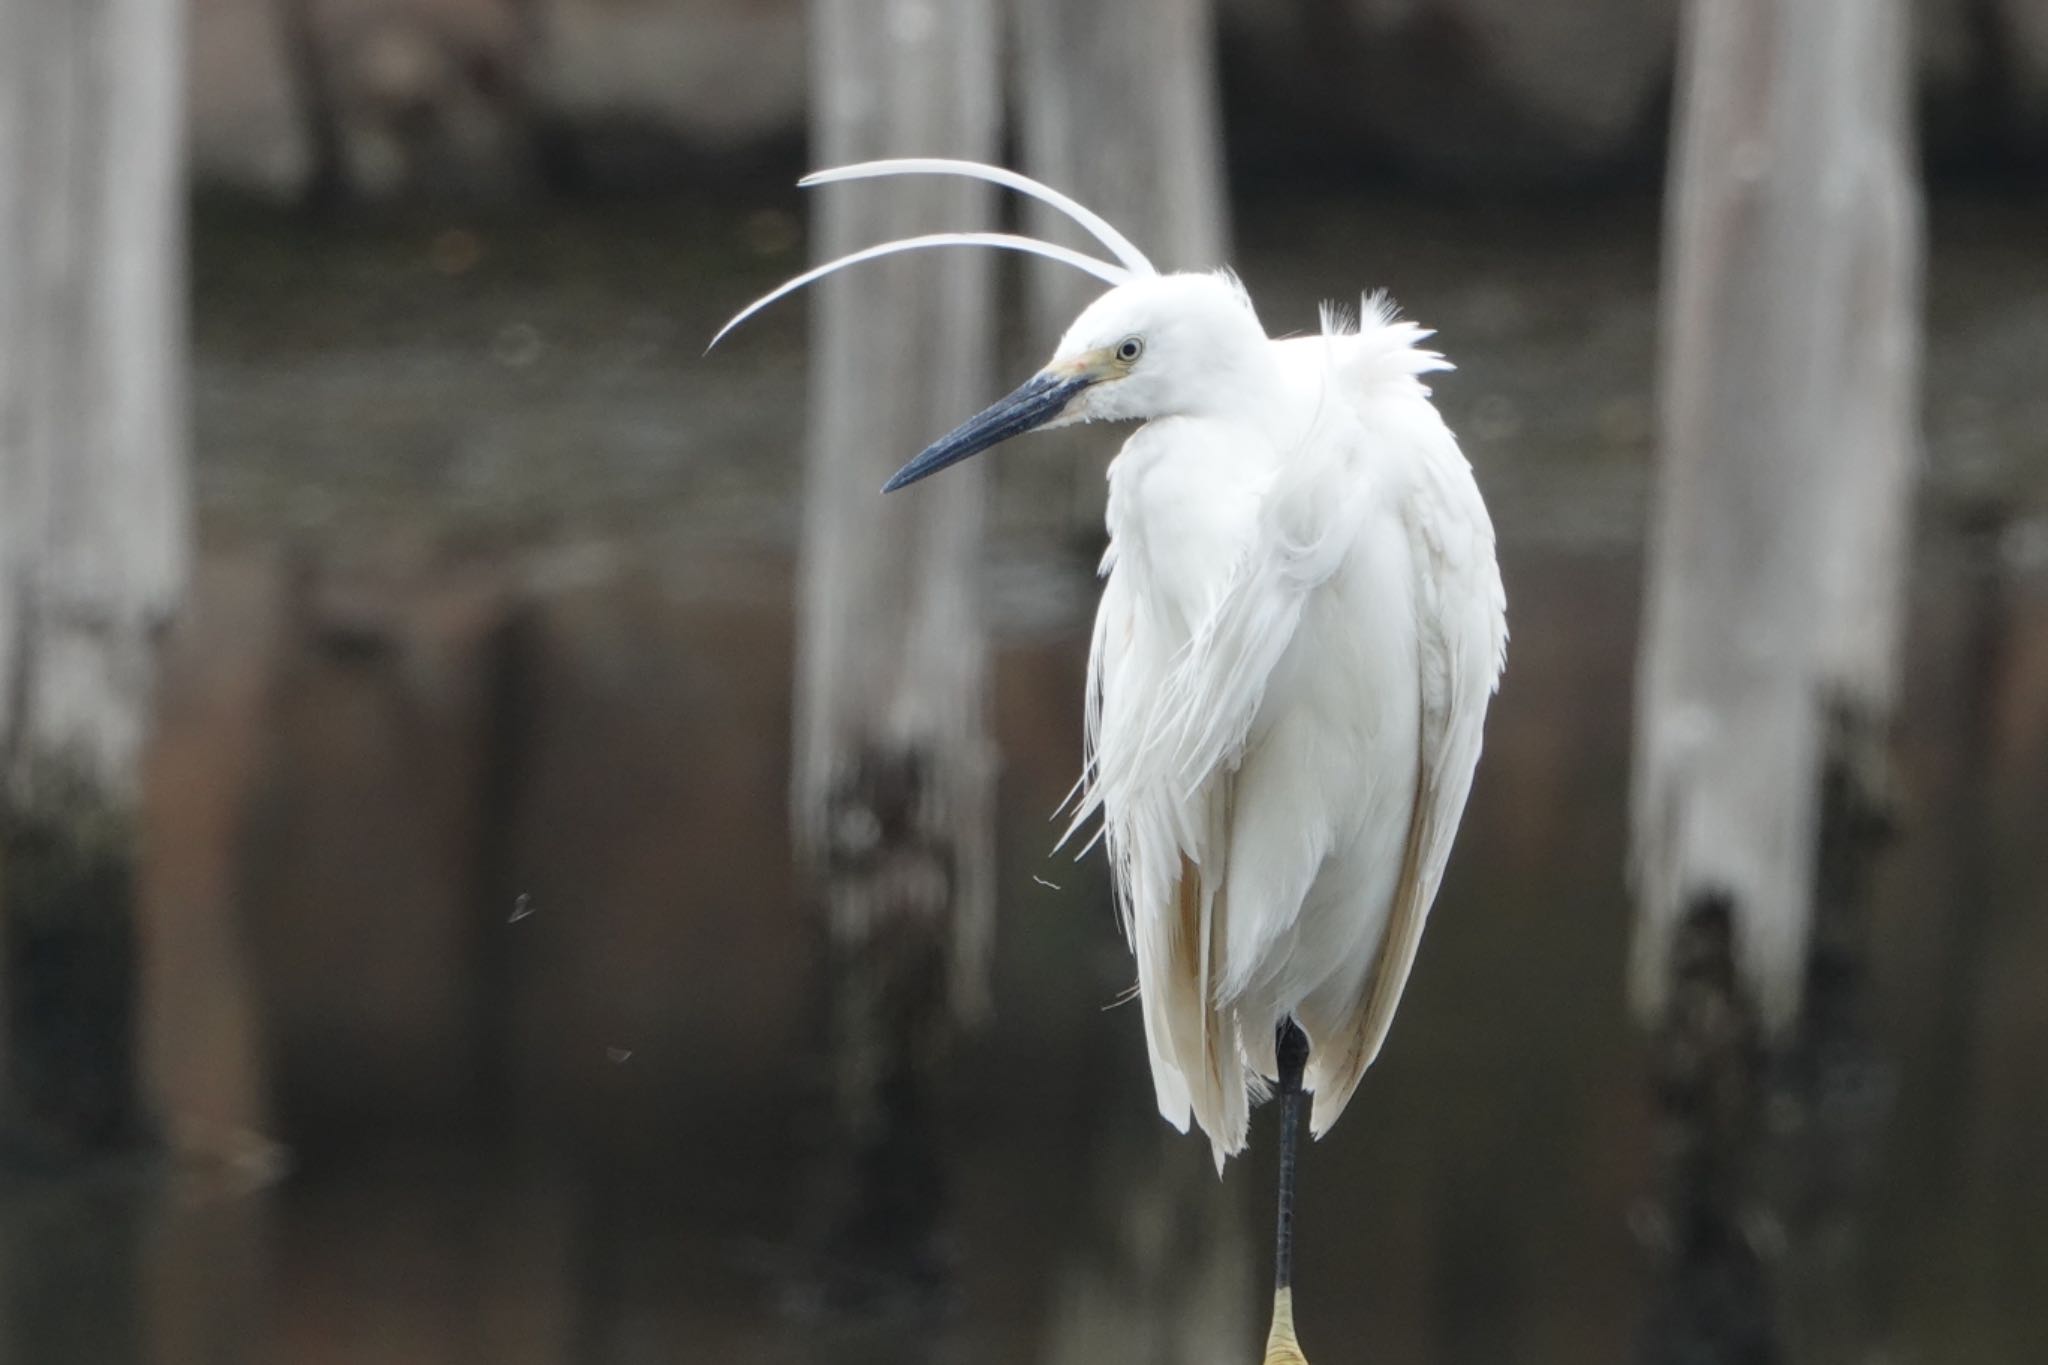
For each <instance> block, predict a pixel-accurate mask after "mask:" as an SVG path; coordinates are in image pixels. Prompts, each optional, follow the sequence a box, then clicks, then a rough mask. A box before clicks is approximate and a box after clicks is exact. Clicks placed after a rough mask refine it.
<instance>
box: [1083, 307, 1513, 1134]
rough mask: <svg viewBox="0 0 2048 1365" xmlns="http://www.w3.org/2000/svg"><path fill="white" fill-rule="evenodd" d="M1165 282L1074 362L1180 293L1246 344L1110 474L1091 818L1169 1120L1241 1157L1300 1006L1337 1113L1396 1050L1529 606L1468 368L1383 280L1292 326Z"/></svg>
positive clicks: (1104, 315)
mask: <svg viewBox="0 0 2048 1365" xmlns="http://www.w3.org/2000/svg"><path fill="white" fill-rule="evenodd" d="M1125 288H1127V289H1128V288H1131V287H1130V286H1126V287H1125ZM1150 288H1151V289H1152V290H1156V291H1157V295H1158V297H1156V298H1139V299H1126V298H1122V297H1119V293H1118V292H1117V291H1112V293H1110V294H1109V295H1106V296H1104V298H1103V299H1101V300H1099V301H1098V302H1097V303H1096V304H1095V305H1094V306H1093V307H1091V308H1090V309H1089V310H1088V312H1087V313H1084V314H1083V316H1082V318H1081V320H1080V321H1079V322H1077V323H1076V325H1075V328H1074V330H1073V331H1072V332H1070V333H1069V336H1068V338H1067V339H1066V340H1065V341H1063V342H1062V344H1061V347H1060V352H1061V354H1066V353H1068V352H1070V351H1073V352H1078V351H1081V350H1085V349H1087V347H1088V344H1089V342H1090V340H1091V339H1092V338H1093V337H1095V336H1097V335H1102V336H1108V335H1118V336H1121V335H1125V334H1132V335H1136V334H1138V332H1137V331H1136V330H1134V329H1138V328H1140V327H1144V326H1146V325H1148V322H1147V314H1149V313H1151V312H1153V311H1155V310H1158V309H1162V308H1164V309H1174V310H1187V311H1194V312H1201V313H1203V314H1205V315H1206V317H1205V326H1206V327H1208V328H1211V329H1213V328H1216V327H1218V326H1223V327H1231V328H1235V329H1239V330H1241V332H1242V346H1243V350H1244V351H1245V352H1246V354H1243V355H1239V356H1236V357H1235V358H1234V360H1233V361H1232V363H1230V364H1228V365H1225V366H1221V367H1220V368H1221V369H1222V370H1223V371H1225V372H1226V373H1228V375H1229V376H1230V382H1229V383H1228V384H1227V385H1223V384H1211V385H1209V386H1207V387H1208V388H1209V393H1208V395H1207V397H1206V399H1205V401H1204V402H1202V403H1200V404H1197V405H1195V406H1196V407H1197V408H1198V410H1197V411H1194V412H1176V413H1173V414H1171V415H1164V416H1160V417H1156V418H1155V419H1154V420H1152V421H1151V422H1149V423H1147V425H1145V426H1143V427H1141V428H1140V429H1139V430H1138V432H1137V433H1136V434H1135V435H1133V436H1132V437H1131V439H1130V440H1129V441H1128V442H1127V443H1126V444H1125V446H1124V448H1123V450H1122V452H1121V453H1120V454H1119V455H1118V456H1117V457H1116V459H1115V461H1114V462H1113V463H1112V464H1111V466H1110V474H1109V479H1110V497H1109V531H1110V537H1111V542H1110V549H1109V553H1108V555H1107V556H1106V557H1105V559H1104V565H1103V568H1104V573H1105V575H1106V579H1107V581H1106V583H1105V585H1104V589H1103V595H1102V602H1101V606H1100V608H1099V610H1098V612H1097V615H1096V622H1095V636H1094V644H1093V648H1092V650H1091V653H1090V663H1089V675H1090V681H1089V701H1088V742H1089V754H1088V768H1087V777H1086V779H1085V781H1084V786H1083V790H1082V796H1081V803H1080V817H1079V818H1085V817H1086V816H1089V815H1092V814H1096V813H1099V814H1100V815H1101V817H1102V819H1103V821H1104V826H1105V829H1106V832H1107V842H1108V846H1109V850H1110V856H1111V857H1112V859H1113V860H1114V864H1115V874H1116V880H1117V887H1118V897H1119V902H1120V904H1121V907H1122V909H1123V912H1124V917H1125V925H1126V929H1127V931H1128V933H1129V934H1130V936H1131V941H1132V945H1133V947H1134V949H1135V951H1136V954H1137V961H1138V979H1139V997H1140V1000H1141V1001H1142V1007H1143V1011H1144V1017H1145V1032H1146V1039H1147V1042H1148V1045H1149V1047H1150V1051H1151V1060H1152V1075H1153V1082H1154V1087H1155V1090H1156V1093H1157V1098H1158V1102H1159V1109H1160V1112H1161V1113H1162V1114H1163V1115H1164V1116H1165V1117H1166V1118H1167V1119H1168V1121H1170V1122H1172V1123H1173V1124H1175V1125H1176V1126H1177V1127H1179V1128H1181V1129H1183V1130H1185V1129H1186V1127H1187V1125H1188V1122H1189V1120H1190V1118H1192V1119H1193V1120H1194V1121H1195V1122H1197V1123H1199V1124H1200V1125H1201V1127H1202V1129H1203V1130H1204V1131H1205V1132H1206V1133H1207V1134H1208V1135H1209V1139H1210V1142H1211V1143H1212V1145H1213V1147H1214V1149H1215V1152H1216V1156H1217V1160H1218V1163H1219V1165H1220V1164H1221V1162H1222V1159H1223V1158H1224V1157H1225V1156H1227V1155H1229V1154H1232V1153H1235V1152H1237V1151H1239V1150H1241V1149H1242V1147H1243V1146H1244V1140H1245V1129H1246V1120H1247V1115H1248V1108H1249V1103H1248V1092H1249V1091H1250V1090H1251V1089H1252V1088H1253V1087H1254V1086H1255V1085H1256V1084H1257V1081H1256V1078H1258V1077H1271V1076H1273V1075H1274V1074H1275V1064H1274V1053H1273V1039H1274V1036H1275V1031H1276V1029H1277V1027H1278V1026H1279V1025H1280V1024H1281V1023H1282V1022H1283V1021H1285V1020H1286V1019H1288V1018H1289V1017H1293V1018H1294V1019H1295V1020H1296V1021H1297V1022H1298V1023H1299V1024H1300V1025H1301V1027H1302V1028H1303V1030H1304V1031H1305V1032H1306V1033H1307V1034H1308V1037H1309V1041H1310V1052H1309V1071H1308V1086H1309V1088H1310V1089H1311V1090H1312V1091H1313V1092H1314V1095H1315V1107H1314V1111H1313V1114H1312V1117H1311V1130H1312V1131H1313V1132H1315V1133H1317V1134H1318V1135H1320V1134H1321V1133H1323V1132H1325V1131H1327V1130H1328V1128H1329V1126H1330V1125H1331V1124H1332V1123H1334V1122H1335V1121H1336V1119H1337V1117H1338V1116H1339V1115H1340V1114H1341V1113H1342V1112H1343V1110H1344V1107H1345V1105H1346V1104H1347V1103H1348V1102H1349V1101H1350V1098H1351V1095H1352V1092H1353V1091H1354V1090H1355V1089H1356V1087H1357V1085H1358V1081H1359V1078H1360V1077H1361V1076H1362V1075H1363V1074H1364V1072H1365V1069H1366V1067H1368V1066H1369V1065H1370V1064H1371V1063H1372V1060H1373V1058H1374V1057H1375V1056H1376V1055H1377V1054H1378V1052H1379V1048H1380V1044H1381V1042H1382V1041H1383V1040H1384V1039H1385V1037H1386V1032H1387V1027H1388V1024H1389V1023H1390V1022H1391V1020H1392V1017H1393V1011H1394V1006H1395V1005H1396V1004H1397V1003H1398V1002H1399V999H1400V995H1401V990H1402V987H1403V986H1404V985H1405V984H1406V981H1407V978H1408V973H1409V968H1410V967H1411V966H1412V964H1413V962H1414V958H1415V950H1416V946H1417V944H1418V942H1419V940H1420V937H1421V932H1422V926H1423V923H1424V922H1425V920H1426V919H1427V917H1428V914H1429V908H1430V903H1431V901H1432V900H1433V898H1434V897H1435V895H1436V890H1437V885H1438V883H1439V882H1440V881H1441V880H1442V877H1443V871H1444V865H1445V863H1446V861H1447V860H1448V858H1449V854H1450V846H1451V836H1452V834H1453V833H1454V832H1455V830H1456V828H1457V824H1458V818H1459V815H1460V813H1461V812H1462V810H1463V808H1464V804H1465V796H1466V792H1467V791H1468V790H1469V788H1470V785H1471V780H1472V771H1473V767H1474V765H1475V763H1476V762H1477V760H1478V757H1479V744H1480V730H1481V726H1482V723H1483V721H1484V719H1485V714H1486V706H1487V699H1488V697H1489V696H1490V694H1491V693H1492V691H1493V688H1494V684H1495V680H1496V679H1497V677H1498V676H1499V673H1500V669H1501V664H1502V661H1503V656H1504V650H1505V645H1506V638H1507V632H1506V624H1505V617H1504V609H1505V600H1504V597H1503V593H1502V589H1501V583H1500V573H1499V569H1498V567H1497V565H1496V562H1495V558H1494V542H1493V528H1492V524H1491V522H1490V521H1489V519H1488V517H1487V514H1486V508H1485V505H1484V503H1483V502H1482V501H1481V500H1480V497H1479V493H1478V489H1477V487H1476V486H1475V485H1474V483H1473V481H1472V475H1471V470H1470V467H1469V466H1468V465H1467V464H1466V462H1465V459H1464V457H1463V456H1462V455H1461V454H1460V453H1459V451H1458V447H1457V443H1456V442H1455V440H1453V438H1452V437H1451V434H1450V432H1449V430H1448V429H1446V428H1445V426H1444V424H1443V422H1442V420H1441V419H1440V418H1439V417H1438V415H1437V413H1436V409H1435V408H1434V407H1433V406H1432V405H1431V403H1430V402H1429V397H1428V390H1427V389H1426V388H1424V387H1423V384H1422V382H1421V380H1420V378H1419V376H1421V375H1422V374H1424V373H1427V372H1429V371H1431V370H1437V369H1443V368H1446V367H1445V365H1444V363H1443V361H1442V359H1441V358H1440V357H1439V356H1437V355H1435V354H1434V353H1432V352H1430V351H1426V350H1423V349H1421V348H1420V346H1419V343H1420V342H1421V341H1422V339H1423V338H1424V337H1425V336H1427V333H1425V332H1423V331H1422V330H1421V329H1420V328H1418V327H1417V326H1415V325H1414V324H1412V323H1404V322H1397V321H1395V320H1394V319H1393V317H1392V313H1391V310H1390V309H1389V308H1387V307H1386V306H1385V305H1384V304H1383V303H1378V302H1374V303H1369V305H1368V307H1367V308H1366V310H1365V315H1364V318H1363V321H1362V323H1361V325H1359V326H1356V327H1351V326H1346V325H1344V324H1343V322H1342V321H1341V320H1340V318H1339V317H1338V316H1336V315H1335V313H1334V312H1333V311H1328V310H1326V313H1325V318H1324V329H1323V333H1322V335H1320V336H1316V337H1308V338H1301V339H1295V340H1288V341H1277V342H1276V341H1270V340H1268V339H1267V338H1266V336H1265V334H1264V332H1263V330H1262V329H1260V328H1259V326H1258V322H1257V319H1256V316H1255V315H1254V314H1253V312H1252V310H1251V305H1250V303H1249V301H1247V300H1246V299H1245V298H1244V295H1243V293H1242V291H1241V290H1239V289H1237V288H1236V287H1235V284H1234V281H1230V280H1228V279H1226V278H1222V277H1216V276H1165V277H1161V278H1160V279H1158V280H1157V281H1156V282H1153V283H1152V284H1151V286H1150ZM1232 313H1235V315H1236V316H1234V317H1231V316H1229V315H1230V314H1232ZM1150 325H1151V326H1152V328H1153V331H1154V332H1155V334H1156V333H1157V332H1158V330H1159V327H1158V324H1156V323H1153V324H1150ZM1205 335H1206V336H1209V337H1212V338H1213V337H1214V336H1215V332H1214V331H1209V332H1207V333H1205ZM1169 344H1171V343H1169ZM1156 349H1157V348H1156V346H1148V349H1147V355H1148V356H1151V355H1153V354H1154V353H1155V352H1156ZM1251 352H1262V353H1263V356H1264V360H1263V363H1261V362H1260V361H1259V360H1257V359H1254V358H1253V357H1252V355H1251V354H1250V353H1251ZM1191 359H1192V358H1191ZM1210 359H1211V360H1212V361H1213V359H1214V357H1210ZM1055 363H1057V362H1055ZM1083 415H1084V416H1085V415H1089V414H1083Z"/></svg>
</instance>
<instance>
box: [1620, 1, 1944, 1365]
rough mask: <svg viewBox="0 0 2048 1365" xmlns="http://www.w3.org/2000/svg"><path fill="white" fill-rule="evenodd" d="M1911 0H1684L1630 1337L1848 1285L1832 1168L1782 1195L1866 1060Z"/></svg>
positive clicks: (1690, 1329) (1653, 571)
mask: <svg viewBox="0 0 2048 1365" xmlns="http://www.w3.org/2000/svg"><path fill="white" fill-rule="evenodd" d="M1905 17H1906V16H1905V13H1904V7H1903V5H1902V4H1901V3H1900V2H1899V0H1796V2H1795V0H1693V2H1692V3H1690V4H1689V5H1688V6H1687V8H1686V14H1685V21H1684V27H1683V31H1682V37H1681V52H1680V71H1679V89H1678V100H1677V128H1676V133H1675V138H1674V156H1673V163H1672V173H1671V185H1670V192H1669V197H1668V209H1667V232H1666V259H1665V281H1664V289H1665V300H1664V307H1665V316H1664V335H1663V356H1662V365H1663V377H1662V382H1663V391H1662V396H1661V402H1662V407H1661V414H1660V417H1661V428H1662V451H1661V466H1660V468H1659V471H1658V483H1657V488H1656V492H1655V497H1654V508H1653V516H1652V527H1651V540H1650V545H1649V568H1648V572H1649V582H1648V591H1647V593H1646V602H1645V620H1644V631H1643V642H1642V657H1641V666H1640V675H1639V682H1638V697H1637V701H1638V705H1637V719H1636V754H1635V772H1634V792H1633V805H1634V826H1635V828H1634V840H1635V859H1636V870H1637V875H1638V877H1639V887H1638V905H1637V909H1638V916H1639V918H1638V923H1637V929H1636V938H1635V944H1634V961H1633V977H1634V980H1633V986H1634V992H1635V996H1636V999H1637V1001H1638V1003H1639V1005H1640V1007H1641V1009H1642V1010H1643V1012H1644V1013H1645V1015H1646V1016H1647V1017H1648V1019H1650V1020H1651V1021H1652V1022H1653V1023H1654V1025H1655V1027H1656V1030H1657V1043H1656V1047H1655V1052H1654V1062H1653V1065H1654V1067H1655V1070H1656V1084H1655V1088H1656V1097H1657V1100H1658V1102H1659V1105H1660V1109H1661V1115H1660V1118H1661V1121H1662V1123H1663V1128H1664V1151H1663V1157H1664V1164H1665V1169H1664V1172H1663V1177H1662V1178H1663V1189H1662V1191H1661V1196H1662V1201H1663V1209H1662V1213H1663V1218H1662V1223H1663V1228H1662V1231H1663V1233H1664V1234H1665V1235H1666V1236H1667V1238H1668V1244H1667V1251H1668V1257H1667V1264H1666V1267H1665V1276H1664V1280H1663V1283H1662V1285H1661V1286H1660V1289H1659V1291H1658V1302H1657V1304H1656V1306H1655V1307H1654V1309H1653V1312H1652V1315H1651V1321H1650V1324H1649V1328H1648V1330H1647V1332H1646V1334H1645V1338H1644V1342H1643V1348H1644V1349H1643V1351H1642V1354H1641V1358H1642V1359H1643V1360H1646V1361H1665V1360H1672V1361H1676V1360H1681V1359H1682V1360H1686V1361H1708V1360H1729V1361H1733V1360H1742V1361H1757V1360H1769V1359H1775V1358H1777V1357H1778V1355H1779V1354H1780V1353H1781V1351H1782V1349H1783V1348H1782V1345H1781V1339H1782V1338H1784V1337H1786V1335H1787V1333H1786V1332H1785V1331H1784V1330H1783V1329H1781V1327H1780V1325H1779V1322H1778V1308H1779V1306H1780V1305H1783V1306H1784V1308H1785V1309H1786V1321H1787V1322H1788V1323H1789V1324H1790V1325H1791V1327H1792V1332H1791V1334H1790V1335H1791V1337H1792V1338H1793V1340H1794V1343H1795V1345H1796V1346H1798V1348H1799V1349H1798V1350H1797V1351H1796V1355H1797V1357H1798V1358H1800V1359H1804V1360H1812V1359H1818V1358H1833V1354H1832V1353H1834V1352H1838V1351H1847V1350H1849V1349H1851V1348H1852V1347H1853V1346H1854V1343H1852V1342H1847V1341H1841V1342H1825V1343H1822V1342H1812V1341H1799V1340H1798V1339H1797V1338H1798V1336H1799V1327H1800V1324H1801V1323H1802V1322H1804V1323H1811V1322H1814V1321H1817V1320H1819V1319H1821V1318H1828V1319H1831V1320H1834V1321H1835V1322H1836V1323H1837V1325H1838V1326H1839V1325H1840V1324H1841V1323H1844V1322H1847V1321H1849V1320H1850V1316H1853V1315H1849V1316H1845V1315H1843V1314H1841V1313H1838V1312H1835V1311H1833V1310H1831V1309H1829V1308H1828V1307H1827V1306H1825V1305H1823V1304H1821V1303H1819V1302H1818V1300H1819V1299H1825V1298H1830V1297H1834V1298H1839V1296H1840V1295H1841V1294H1843V1293H1849V1292H1853V1289H1854V1287H1855V1286H1854V1285H1853V1284H1852V1283H1850V1281H1852V1280H1853V1278H1854V1276H1853V1274H1851V1273H1849V1270H1850V1269H1852V1268H1853V1267H1848V1268H1845V1265H1844V1258H1845V1257H1847V1258H1850V1259H1853V1252H1852V1250H1850V1248H1852V1247H1853V1242H1854V1238H1853V1237H1852V1236H1850V1235H1849V1233H1850V1232H1851V1231H1852V1229H1850V1228H1849V1227H1848V1225H1847V1221H1846V1220H1847V1219H1848V1215H1849V1213H1850V1212H1851V1209H1850V1208H1849V1197H1850V1196H1852V1195H1853V1194H1854V1193H1855V1191H1854V1190H1853V1189H1852V1188H1848V1187H1846V1186H1842V1187H1838V1188H1836V1189H1834V1190H1833V1191H1832V1192H1831V1194H1830V1196H1829V1198H1830V1200H1831V1201H1832V1203H1833V1207H1832V1208H1831V1209H1829V1208H1820V1209H1816V1208H1815V1207H1813V1205H1812V1204H1811V1202H1809V1203H1808V1204H1807V1206H1806V1207H1795V1206H1793V1205H1792V1201H1790V1200H1789V1199H1785V1198H1782V1197H1781V1196H1783V1195H1784V1194H1785V1193H1786V1192H1787V1191H1788V1190H1790V1189H1793V1188H1796V1187H1797V1185H1798V1181H1797V1180H1796V1179H1795V1178H1794V1177H1793V1171H1794V1170H1795V1168H1803V1169H1805V1170H1807V1171H1808V1172H1809V1173H1810V1172H1812V1171H1814V1170H1819V1169H1831V1170H1833V1171H1835V1172H1837V1173H1839V1172H1840V1171H1842V1170H1845V1169H1848V1168H1850V1167H1852V1166H1853V1165H1854V1164H1855V1162H1856V1161H1857V1160H1858V1159H1859V1158H1860V1156H1861V1154H1862V1149H1863V1148H1867V1146H1868V1126H1869V1125H1868V1123H1867V1122H1865V1124H1864V1127H1863V1131H1862V1132H1861V1133H1860V1134H1859V1133H1858V1132H1855V1131H1850V1129H1851V1128H1853V1127H1854V1125H1853V1124H1852V1125H1850V1128H1842V1127H1840V1126H1839V1125H1838V1126H1837V1128H1836V1129H1835V1130H1833V1131H1829V1130H1828V1128H1827V1124H1828V1123H1831V1122H1834V1121H1835V1119H1834V1118H1833V1117H1831V1115H1833V1114H1834V1113H1835V1111H1827V1112H1823V1108H1822V1106H1821V1105H1820V1101H1821V1100H1822V1099H1823V1098H1827V1097H1828V1096H1827V1092H1828V1091H1829V1089H1830V1088H1831V1087H1834V1086H1839V1085H1842V1084H1843V1083H1844V1082H1845V1076H1844V1075H1843V1074H1840V1070H1839V1067H1840V1059H1841V1058H1843V1057H1864V1058H1866V1059H1867V1051H1866V1050H1865V1045H1864V1044H1863V1042H1862V1041H1861V1035H1860V1022H1859V1021H1860V1018H1861V1009H1860V1005H1859V1001H1860V995H1859V993H1858V989H1857V988H1858V985H1859V983H1860V972H1861V960H1862V950H1861V923H1862V914H1861V906H1862V888H1863V884H1864V881H1865V873H1866V871H1867V867H1868V863H1869V859H1870V855H1871V853H1872V851H1873V847H1874V845H1875V843H1876V842H1877V841H1878V837H1879V835H1880V834H1881V832H1882V829H1883V812H1884V809H1885V801H1884V790H1885V773H1884V766H1885V752H1886V747H1887V741H1888V735H1889V727H1890V722H1891V719H1892V713H1893V708H1894V702H1895V690H1896V686H1897V677H1898V669H1897V656H1898V650H1899V628H1900V615H1901V606H1902V603H1901V596H1902V588H1903V580H1904V573H1905V563H1906V556H1907V549H1908V544H1907V542H1908V529H1909V527H1908V518H1909V512H1910V502H1911V489H1912V479H1913V465H1914V460H1915V452H1916V449H1917V439H1918V428H1917V422H1918V395H1917V385H1918V378H1919V364H1918V362H1919V289H1920V274H1921V230H1920V206H1919V195H1918V187H1917V180H1916V171H1915V168H1914V161H1913V150H1912V146H1911V134H1910V127H1909V123H1908V119H1909V116H1910V108H1909V101H1910V88H1909V84H1908V81H1909V71H1908V64H1907V59H1906V52H1905ZM1830 1059H1835V1060H1830ZM1857 1064H1858V1065H1861V1064H1862V1063H1857ZM1830 1067H1834V1068H1836V1070H1834V1071H1830V1070H1829V1068H1830ZM1847 1079H1848V1080H1853V1079H1854V1078H1853V1077H1850V1078H1847ZM1863 1117H1864V1119H1865V1120H1868V1119H1869V1117H1870V1116H1869V1115H1867V1114H1866V1115H1864V1116H1863ZM1830 1143H1832V1144H1834V1146H1833V1148H1832V1150H1828V1149H1827V1147H1828V1144H1830ZM1822 1240H1827V1241H1828V1244H1829V1246H1831V1247H1832V1248H1833V1250H1831V1251H1823V1250H1821V1249H1819V1243H1820V1242H1821V1241H1822ZM1774 1242H1783V1243H1784V1245H1785V1248H1786V1250H1785V1251H1784V1252H1783V1253H1782V1254H1777V1253H1772V1252H1769V1251H1767V1250H1766V1248H1768V1247H1769V1246H1770V1245H1771V1244H1772V1243H1774ZM1828 1257H1833V1258H1834V1259H1833V1260H1832V1261H1831V1262H1828V1263H1827V1264H1822V1262H1823V1261H1826V1260H1827V1258H1828Z"/></svg>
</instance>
